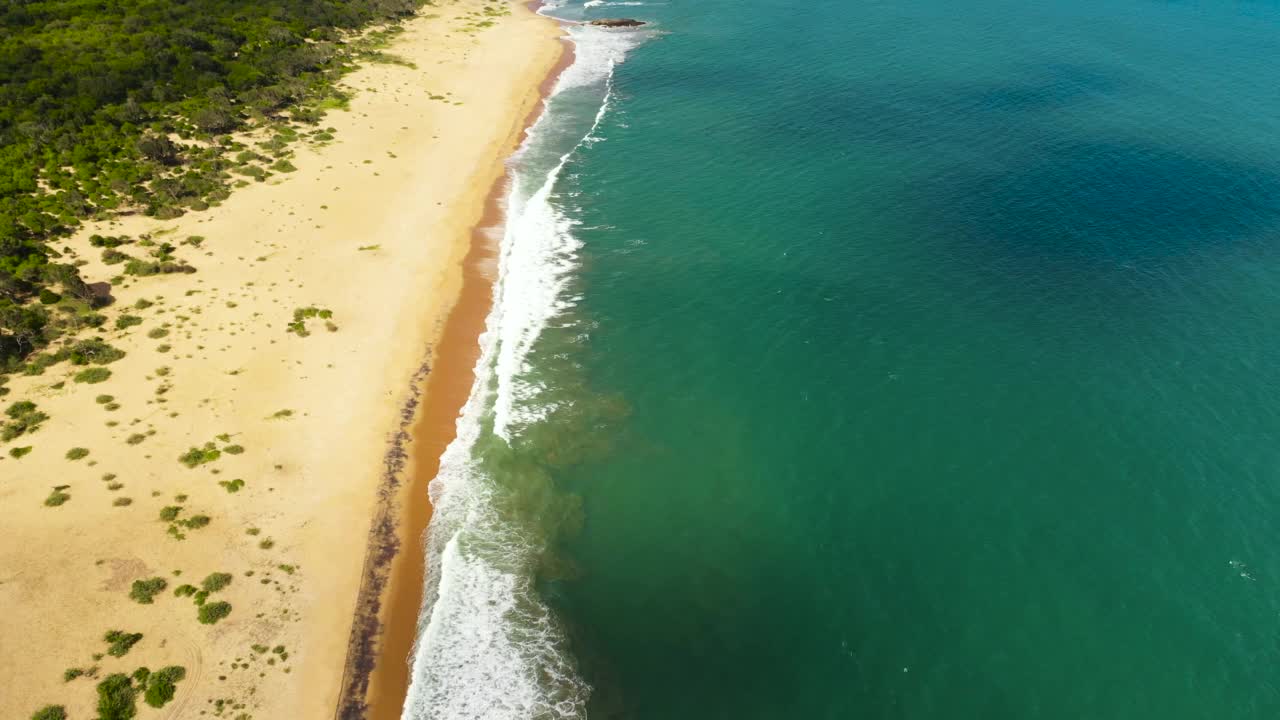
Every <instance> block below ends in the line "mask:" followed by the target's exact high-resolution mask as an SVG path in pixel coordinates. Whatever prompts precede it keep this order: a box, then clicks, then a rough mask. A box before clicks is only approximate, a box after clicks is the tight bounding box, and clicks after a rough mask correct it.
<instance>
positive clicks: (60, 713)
mask: <svg viewBox="0 0 1280 720" xmlns="http://www.w3.org/2000/svg"><path fill="white" fill-rule="evenodd" d="M31 720H67V709H66V708H65V707H63V706H61V705H45V706H44V707H42V708H40V709H39V710H37V711H36V712H35V714H34V715H32V716H31Z"/></svg>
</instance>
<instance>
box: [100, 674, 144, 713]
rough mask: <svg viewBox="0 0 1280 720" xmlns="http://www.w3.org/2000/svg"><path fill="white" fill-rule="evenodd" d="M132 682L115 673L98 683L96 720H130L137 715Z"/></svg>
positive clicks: (126, 676)
mask: <svg viewBox="0 0 1280 720" xmlns="http://www.w3.org/2000/svg"><path fill="white" fill-rule="evenodd" d="M134 696H135V691H134V688H133V681H132V680H131V679H130V678H129V676H128V675H124V674H121V673H115V674H113V675H108V676H107V679H106V680H103V681H102V682H100V683H98V720H130V718H132V717H133V716H134V715H136V714H137V712H138V708H137V705H136V704H135V702H134Z"/></svg>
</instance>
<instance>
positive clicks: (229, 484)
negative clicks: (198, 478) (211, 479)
mask: <svg viewBox="0 0 1280 720" xmlns="http://www.w3.org/2000/svg"><path fill="white" fill-rule="evenodd" d="M218 484H219V485H221V486H222V487H223V488H225V489H226V491H227V492H229V493H237V492H240V488H242V487H244V480H241V479H240V478H236V479H235V480H220V481H218Z"/></svg>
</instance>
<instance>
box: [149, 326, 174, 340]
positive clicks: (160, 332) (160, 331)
mask: <svg viewBox="0 0 1280 720" xmlns="http://www.w3.org/2000/svg"><path fill="white" fill-rule="evenodd" d="M168 334H169V331H168V330H166V329H164V328H162V327H158V328H151V330H150V331H149V332H148V333H147V337H149V338H151V339H152V340H159V339H160V338H162V337H166V336H168Z"/></svg>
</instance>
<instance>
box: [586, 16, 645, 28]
mask: <svg viewBox="0 0 1280 720" xmlns="http://www.w3.org/2000/svg"><path fill="white" fill-rule="evenodd" d="M587 24H588V25H597V26H599V27H607V28H633V27H640V26H641V25H644V21H643V20H633V19H631V18H600V19H598V20H592V21H591V22H589V23H587Z"/></svg>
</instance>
